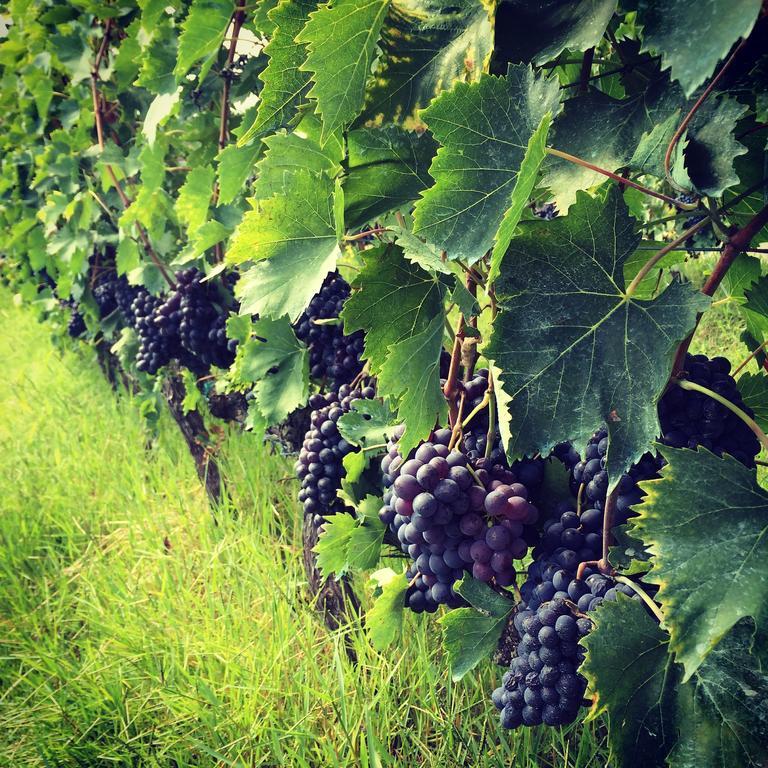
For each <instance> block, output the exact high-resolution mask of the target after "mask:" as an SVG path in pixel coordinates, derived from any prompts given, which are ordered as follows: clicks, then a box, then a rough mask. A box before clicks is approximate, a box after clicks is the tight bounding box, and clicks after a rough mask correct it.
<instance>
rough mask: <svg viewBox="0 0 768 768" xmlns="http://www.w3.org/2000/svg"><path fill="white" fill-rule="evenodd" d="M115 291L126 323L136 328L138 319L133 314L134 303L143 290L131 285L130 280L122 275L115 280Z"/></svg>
mask: <svg viewBox="0 0 768 768" xmlns="http://www.w3.org/2000/svg"><path fill="white" fill-rule="evenodd" d="M113 290H114V295H115V304H116V305H117V309H118V310H119V311H120V314H121V315H122V316H123V319H124V320H125V322H126V323H127V324H128V325H130V326H131V327H134V326H135V324H136V319H135V316H134V314H133V302H134V300H135V299H136V297H137V296H138V295H139V292H140V291H141V290H143V289H140V288H138V287H136V286H135V285H131V284H130V283H129V282H128V280H126V278H125V276H124V275H121V276H120V277H118V278H117V280H115V283H114V288H113Z"/></svg>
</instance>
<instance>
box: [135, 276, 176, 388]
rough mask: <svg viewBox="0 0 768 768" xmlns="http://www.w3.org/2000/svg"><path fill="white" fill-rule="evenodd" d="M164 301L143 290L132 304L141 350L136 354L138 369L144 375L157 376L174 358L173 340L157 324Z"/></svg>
mask: <svg viewBox="0 0 768 768" xmlns="http://www.w3.org/2000/svg"><path fill="white" fill-rule="evenodd" d="M162 305H163V300H162V299H161V298H159V297H157V296H153V295H152V294H151V293H150V292H149V291H147V290H145V289H143V288H141V289H139V291H138V292H137V294H136V298H134V300H133V302H132V303H131V310H130V314H131V316H132V318H133V327H134V328H135V329H136V334H137V335H138V337H139V350H138V352H137V353H136V367H137V368H138V369H139V370H140V371H143V372H144V373H149V374H150V375H154V374H156V373H157V372H158V371H159V370H160V368H162V367H163V366H164V365H168V363H169V362H170V361H171V358H172V357H173V350H172V348H171V344H170V343H169V342H172V341H173V340H172V339H171V338H170V337H169V335H168V334H167V333H163V331H162V329H161V326H160V325H158V323H156V322H155V318H156V316H157V313H158V310H159V309H160V307H162Z"/></svg>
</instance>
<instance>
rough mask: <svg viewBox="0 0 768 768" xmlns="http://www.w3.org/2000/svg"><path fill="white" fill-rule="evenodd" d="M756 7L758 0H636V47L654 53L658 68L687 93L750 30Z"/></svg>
mask: <svg viewBox="0 0 768 768" xmlns="http://www.w3.org/2000/svg"><path fill="white" fill-rule="evenodd" d="M760 6H761V0H640V1H639V2H638V4H637V20H638V22H639V23H640V24H642V26H643V37H642V41H643V42H642V50H644V51H653V52H655V53H660V54H661V61H662V66H663V67H664V69H666V68H668V67H669V68H670V69H671V72H672V77H674V78H675V79H676V80H678V81H679V82H680V84H681V85H682V86H683V90H684V91H685V94H686V96H690V95H691V94H692V93H693V92H694V91H695V90H696V88H698V86H700V85H701V84H702V83H703V82H704V81H705V80H706V79H707V78H708V77H709V76H710V75H711V74H712V73H713V72H714V71H715V68H716V67H717V63H718V62H719V61H720V60H721V59H722V58H723V57H724V56H725V55H726V54H727V53H728V51H729V50H730V49H731V46H732V45H733V44H734V43H735V42H736V41H737V40H738V39H739V38H742V37H746V36H747V35H748V34H749V33H750V31H751V30H752V27H753V26H754V24H755V20H756V19H757V16H758V13H759V12H760Z"/></svg>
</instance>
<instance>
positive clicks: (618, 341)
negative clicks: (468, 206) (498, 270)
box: [485, 187, 709, 483]
mask: <svg viewBox="0 0 768 768" xmlns="http://www.w3.org/2000/svg"><path fill="white" fill-rule="evenodd" d="M519 226H520V230H521V231H520V235H519V236H518V237H516V238H515V239H513V240H512V243H511V245H510V248H509V251H508V252H507V254H506V255H505V257H504V260H503V262H502V274H501V277H500V278H499V279H498V280H497V283H496V287H497V296H498V299H499V302H500V306H501V310H502V311H501V312H500V314H499V315H498V316H497V318H496V321H495V323H494V329H493V334H492V337H491V341H490V344H489V346H488V347H487V349H486V350H485V354H486V355H487V356H488V357H490V358H491V359H492V360H494V361H495V363H496V365H497V366H498V367H499V368H500V369H501V386H502V389H503V390H504V392H505V393H506V394H507V395H508V396H509V397H511V398H512V399H511V400H510V402H509V412H510V415H511V432H512V435H511V439H510V443H509V445H508V446H507V450H508V452H509V454H510V456H511V457H517V456H521V455H528V456H531V455H533V454H535V453H537V452H540V453H542V454H543V455H546V454H548V453H549V451H550V450H551V448H553V447H554V445H555V444H557V443H558V442H560V441H562V440H567V439H570V440H573V441H574V442H575V443H576V444H577V445H579V444H584V443H586V442H587V440H588V439H589V437H590V436H591V434H592V432H593V431H594V425H595V424H607V425H608V430H609V435H610V443H609V449H608V454H607V467H606V468H607V470H608V474H609V476H610V477H611V478H613V481H612V482H613V483H615V482H618V479H619V478H620V477H621V475H622V474H623V473H624V472H625V471H627V470H628V469H629V467H630V466H631V465H632V464H633V463H634V462H635V461H637V459H639V458H640V456H641V455H642V454H643V453H644V452H645V451H646V450H647V448H648V446H649V445H650V443H651V442H652V441H653V440H654V439H655V437H656V435H657V434H658V420H657V415H656V400H657V399H658V397H659V395H660V394H661V392H662V391H663V390H664V387H665V386H666V384H667V379H668V376H669V369H670V366H671V363H672V357H673V355H674V352H675V350H676V348H677V345H678V343H679V342H680V341H681V340H682V339H683V338H685V336H686V334H687V333H688V331H689V330H690V329H691V328H692V327H693V324H694V322H695V318H696V314H697V312H698V311H701V310H703V309H704V308H706V307H707V306H708V303H709V299H707V298H706V297H704V296H703V295H702V294H700V293H698V292H696V291H695V290H694V289H693V288H692V287H691V286H689V285H683V284H680V283H673V284H672V285H670V286H669V288H667V290H666V291H664V293H663V294H661V296H659V297H658V298H656V299H654V300H653V301H642V300H638V299H636V298H635V297H627V296H626V295H625V292H624V291H625V286H624V276H623V268H624V263H625V261H626V259H627V258H628V256H629V255H630V254H631V253H633V252H634V250H635V248H636V246H637V243H638V240H639V237H638V236H637V235H636V234H635V233H634V222H633V220H632V219H631V218H630V217H629V215H628V213H627V209H626V205H625V204H624V201H623V199H622V197H621V193H620V192H619V191H618V189H617V188H616V187H612V188H611V190H610V192H609V193H608V196H607V199H606V200H605V202H603V201H601V200H598V199H593V198H591V197H589V196H588V195H586V194H584V193H581V192H580V193H579V200H578V202H577V204H576V205H575V206H574V207H573V208H572V209H571V211H570V213H569V215H568V216H565V217H562V218H556V219H554V220H553V221H549V222H543V221H529V222H522V223H521V224H520V225H519Z"/></svg>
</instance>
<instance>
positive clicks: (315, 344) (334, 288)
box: [294, 272, 363, 387]
mask: <svg viewBox="0 0 768 768" xmlns="http://www.w3.org/2000/svg"><path fill="white" fill-rule="evenodd" d="M348 297H349V284H348V283H347V281H346V280H344V278H343V277H341V275H339V273H338V272H332V273H331V274H330V275H328V277H326V279H325V282H324V283H323V286H322V288H321V289H320V290H319V291H318V292H317V293H316V294H315V296H314V297H313V298H312V301H310V303H309V306H308V307H307V308H306V309H305V310H304V313H303V314H302V315H301V317H300V318H299V319H298V321H297V322H296V325H295V327H294V329H295V332H296V337H297V338H298V339H299V340H300V341H303V342H304V343H305V344H306V345H307V347H308V348H309V375H310V377H311V378H313V379H315V380H317V381H320V380H324V379H329V380H330V381H331V383H332V386H335V387H338V386H339V385H341V384H346V383H349V382H350V381H352V380H353V379H354V378H355V376H357V374H358V373H360V370H361V369H362V364H361V362H360V358H361V357H362V355H363V333H362V331H356V332H355V333H353V334H352V335H351V336H345V335H344V332H343V330H342V327H341V324H339V323H318V322H317V321H318V320H334V319H337V318H338V317H339V314H340V313H341V310H342V308H343V307H344V302H345V301H346V300H347V298H348Z"/></svg>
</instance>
